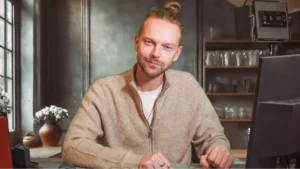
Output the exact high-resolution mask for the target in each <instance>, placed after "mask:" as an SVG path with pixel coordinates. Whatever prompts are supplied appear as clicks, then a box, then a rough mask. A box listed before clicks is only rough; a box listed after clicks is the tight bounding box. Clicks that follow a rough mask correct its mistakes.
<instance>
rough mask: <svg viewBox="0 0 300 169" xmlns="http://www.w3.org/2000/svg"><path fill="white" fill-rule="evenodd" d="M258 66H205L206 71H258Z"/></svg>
mask: <svg viewBox="0 0 300 169" xmlns="http://www.w3.org/2000/svg"><path fill="white" fill-rule="evenodd" d="M257 68H258V67H257V66H205V69H206V70H216V69H233V70H236V69H257Z"/></svg>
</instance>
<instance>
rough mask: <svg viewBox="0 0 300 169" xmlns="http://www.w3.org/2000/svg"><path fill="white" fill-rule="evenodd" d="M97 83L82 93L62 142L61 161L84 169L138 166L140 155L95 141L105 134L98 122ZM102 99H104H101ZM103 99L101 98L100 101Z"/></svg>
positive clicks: (100, 106) (99, 114)
mask: <svg viewBox="0 0 300 169" xmlns="http://www.w3.org/2000/svg"><path fill="white" fill-rule="evenodd" d="M99 90H100V91H101V90H102V89H101V88H100V89H99V86H97V92H96V89H95V88H94V87H90V89H89V90H88V91H87V93H86V94H85V96H84V98H83V100H82V102H81V104H80V107H79V108H78V111H77V113H76V114H75V116H74V118H73V119H72V121H71V123H70V126H69V128H68V131H67V133H66V136H65V139H64V143H63V152H62V156H63V161H64V163H69V164H73V165H76V166H80V167H86V168H138V164H139V161H140V160H141V158H142V157H143V156H142V155H137V154H133V153H130V152H127V151H123V150H121V149H113V148H109V147H105V146H103V145H101V144H99V143H98V142H97V138H98V137H102V136H103V135H104V134H105V133H104V131H103V129H102V125H101V113H100V111H102V109H103V110H104V108H103V106H104V105H105V103H101V100H102V99H99V94H102V93H101V92H99ZM103 100H104V99H103ZM103 102H104V101H103Z"/></svg>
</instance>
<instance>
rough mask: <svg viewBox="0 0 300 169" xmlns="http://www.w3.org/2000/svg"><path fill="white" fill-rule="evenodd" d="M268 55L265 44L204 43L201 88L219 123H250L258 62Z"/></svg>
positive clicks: (239, 42) (240, 41)
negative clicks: (211, 104) (210, 103)
mask: <svg viewBox="0 0 300 169" xmlns="http://www.w3.org/2000/svg"><path fill="white" fill-rule="evenodd" d="M267 55H269V45H268V44H267V43H256V42H253V41H251V40H225V39H224V40H204V43H203V60H202V61H203V62H202V63H203V76H202V77H203V80H202V81H203V87H204V90H205V92H206V94H207V96H208V98H209V99H210V100H211V102H212V103H213V106H214V108H215V110H216V112H217V114H218V116H219V118H220V121H221V122H223V123H236V122H237V123H242V122H251V116H252V103H253V100H254V96H255V92H254V91H255V86H256V75H257V71H258V61H259V57H261V56H267ZM224 101H225V103H224Z"/></svg>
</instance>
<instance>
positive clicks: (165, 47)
mask: <svg viewBox="0 0 300 169" xmlns="http://www.w3.org/2000/svg"><path fill="white" fill-rule="evenodd" d="M164 49H165V50H167V51H169V50H171V49H172V48H171V47H170V46H164Z"/></svg>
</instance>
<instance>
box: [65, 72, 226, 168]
mask: <svg viewBox="0 0 300 169" xmlns="http://www.w3.org/2000/svg"><path fill="white" fill-rule="evenodd" d="M133 72H134V71H132V70H129V71H127V72H124V73H122V74H120V75H116V76H110V77H105V78H102V79H99V80H97V81H95V82H94V83H93V84H92V85H91V86H90V88H89V89H88V91H87V92H86V94H85V96H84V98H83V100H82V103H81V105H80V107H79V109H78V111H77V113H76V115H75V116H74V118H73V119H72V122H71V123H70V126H69V128H68V131H67V134H66V136H65V139H64V144H63V161H64V162H65V163H71V164H74V165H77V166H81V167H89V168H137V167H138V163H139V161H140V160H141V158H142V157H143V155H147V154H153V153H155V152H161V153H162V154H163V155H164V156H165V157H166V158H167V159H168V160H169V161H170V162H171V163H181V164H187V163H190V162H191V148H192V145H194V146H195V148H196V152H197V154H198V156H200V155H202V154H205V153H206V152H207V151H209V149H211V148H212V147H214V146H218V147H222V148H226V149H227V150H228V151H229V150H230V146H229V142H228V140H227V138H226V137H225V135H224V131H223V127H222V126H221V124H220V121H219V119H218V116H217V115H216V113H215V111H214V109H213V107H212V105H211V103H210V101H209V100H208V98H207V96H206V95H205V93H204V91H203V90H202V88H201V87H200V85H199V83H198V82H197V81H196V80H195V78H194V77H193V76H192V75H190V74H189V73H185V72H181V71H176V70H168V71H166V73H165V83H164V85H163V89H162V92H161V93H160V95H159V97H158V99H157V100H156V102H155V104H154V112H153V121H152V124H148V122H147V120H146V118H145V116H144V114H143V112H142V111H143V108H142V103H141V99H140V98H139V96H138V93H137V91H136V90H135V88H134V87H133V85H134V84H135V82H134V73H133Z"/></svg>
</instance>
